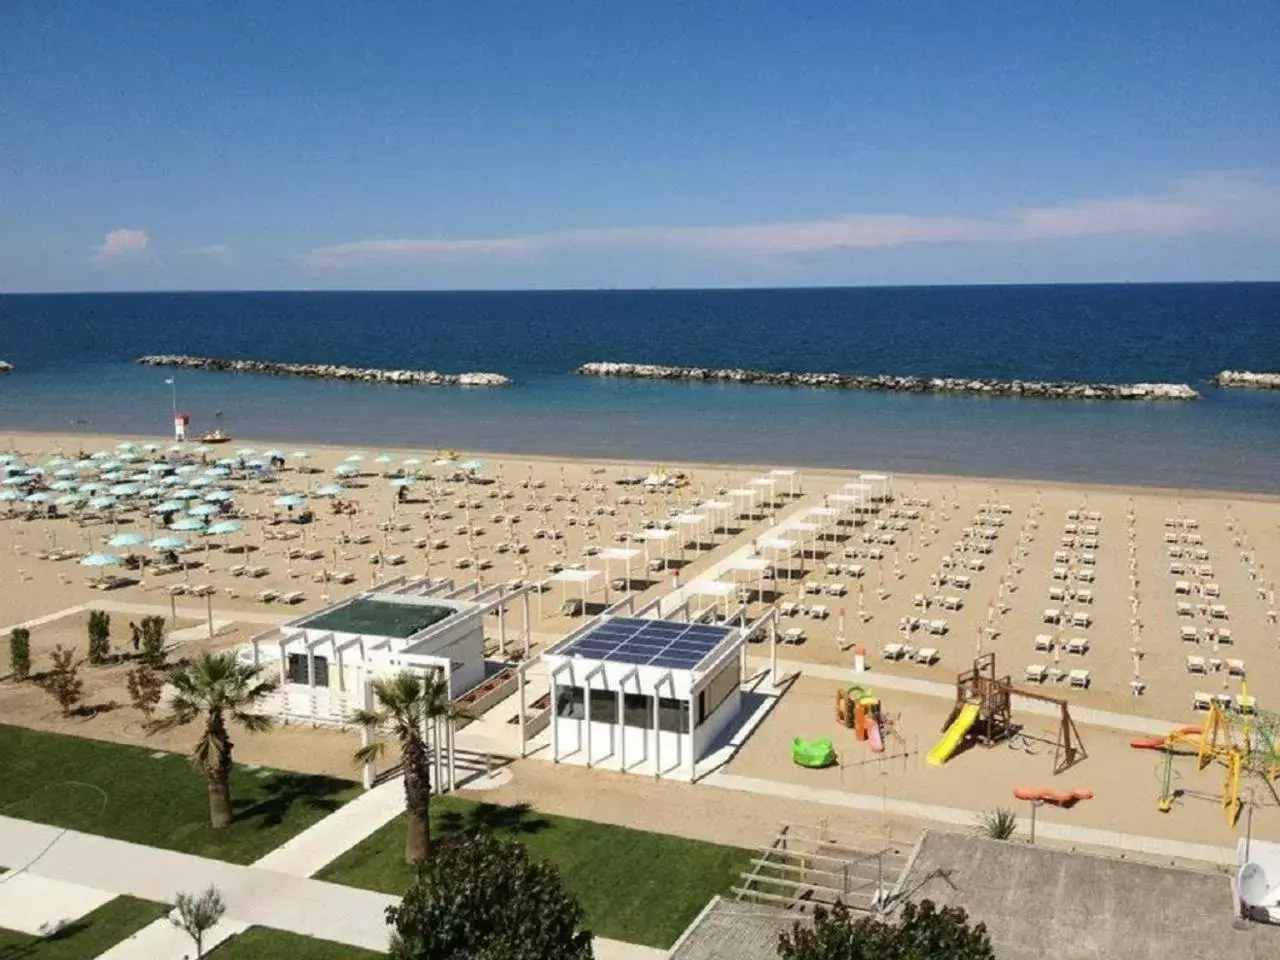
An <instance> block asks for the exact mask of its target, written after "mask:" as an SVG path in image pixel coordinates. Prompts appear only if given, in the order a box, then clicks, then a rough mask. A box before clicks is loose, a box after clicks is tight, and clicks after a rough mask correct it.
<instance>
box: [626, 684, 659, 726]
mask: <svg viewBox="0 0 1280 960" xmlns="http://www.w3.org/2000/svg"><path fill="white" fill-rule="evenodd" d="M622 722H623V723H624V724H625V725H626V726H628V727H643V728H644V729H646V730H648V729H649V728H650V727H652V726H653V697H646V696H645V695H644V694H643V693H628V694H624V695H623V697H622Z"/></svg>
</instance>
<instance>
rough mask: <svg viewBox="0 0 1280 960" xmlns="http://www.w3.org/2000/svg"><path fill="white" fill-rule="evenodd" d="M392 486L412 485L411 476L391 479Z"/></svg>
mask: <svg viewBox="0 0 1280 960" xmlns="http://www.w3.org/2000/svg"><path fill="white" fill-rule="evenodd" d="M391 486H393V487H412V486H413V477H396V478H395V479H394V480H392V481H391Z"/></svg>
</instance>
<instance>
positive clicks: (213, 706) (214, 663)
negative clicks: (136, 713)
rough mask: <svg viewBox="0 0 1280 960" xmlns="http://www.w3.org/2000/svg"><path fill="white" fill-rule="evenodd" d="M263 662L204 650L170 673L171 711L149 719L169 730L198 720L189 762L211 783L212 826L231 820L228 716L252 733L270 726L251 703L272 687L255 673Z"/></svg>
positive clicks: (156, 726) (218, 827)
mask: <svg viewBox="0 0 1280 960" xmlns="http://www.w3.org/2000/svg"><path fill="white" fill-rule="evenodd" d="M261 670H262V668H261V667H255V666H252V665H250V664H245V663H241V662H240V661H239V660H237V659H236V652H235V651H234V650H227V651H225V652H223V653H202V654H201V655H200V656H199V658H198V659H196V660H195V661H193V662H192V663H190V664H188V665H186V666H185V667H182V668H180V669H178V670H175V671H174V672H173V673H172V674H171V675H170V676H169V683H170V684H172V686H173V688H174V693H173V696H172V698H171V700H170V708H171V712H170V713H169V715H168V716H166V717H163V718H161V719H160V720H157V721H155V722H154V723H153V724H151V728H152V729H154V730H168V729H172V728H174V727H182V726H186V725H187V724H189V723H195V722H197V721H201V722H203V723H204V731H203V732H202V733H201V735H200V739H199V740H197V741H196V745H195V747H194V749H192V751H191V762H192V763H193V764H194V765H195V766H196V767H198V768H199V769H200V770H202V771H203V772H204V775H205V778H206V779H207V780H208V782H209V822H210V823H211V824H212V825H213V828H214V829H215V830H221V829H222V828H223V827H228V826H230V825H231V782H230V776H231V748H232V743H231V736H230V733H229V730H228V721H234V722H235V723H238V724H240V726H242V727H244V728H245V729H246V730H248V731H249V732H250V733H261V732H262V731H264V730H267V729H269V728H270V727H271V718H270V717H268V716H264V715H263V714H260V713H253V712H252V710H253V708H254V707H255V706H256V705H257V704H258V703H259V701H261V700H262V698H263V697H265V696H266V695H267V694H269V693H271V692H272V691H273V690H275V688H276V681H275V680H263V679H260V678H259V676H258V675H259V673H260V672H261Z"/></svg>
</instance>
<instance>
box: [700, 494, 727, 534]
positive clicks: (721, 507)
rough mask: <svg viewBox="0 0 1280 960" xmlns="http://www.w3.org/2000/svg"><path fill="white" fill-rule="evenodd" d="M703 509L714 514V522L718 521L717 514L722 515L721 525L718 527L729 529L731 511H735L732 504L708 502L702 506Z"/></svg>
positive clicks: (720, 501)
mask: <svg viewBox="0 0 1280 960" xmlns="http://www.w3.org/2000/svg"><path fill="white" fill-rule="evenodd" d="M701 509H703V510H709V511H710V512H711V514H712V518H711V519H712V520H713V521H714V520H715V519H716V518H715V514H720V520H719V523H718V524H716V525H717V526H719V527H721V528H725V527H728V525H729V511H730V510H732V509H733V504H732V503H730V502H729V501H727V500H708V501H707V502H706V503H704V504H702V507H701Z"/></svg>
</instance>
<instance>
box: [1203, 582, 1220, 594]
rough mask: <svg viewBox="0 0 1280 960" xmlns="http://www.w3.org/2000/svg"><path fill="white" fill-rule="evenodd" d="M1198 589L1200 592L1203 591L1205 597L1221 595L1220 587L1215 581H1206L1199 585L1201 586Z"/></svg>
mask: <svg viewBox="0 0 1280 960" xmlns="http://www.w3.org/2000/svg"><path fill="white" fill-rule="evenodd" d="M1200 591H1201V593H1203V594H1204V595H1205V596H1206V597H1220V596H1222V588H1221V587H1220V586H1218V584H1216V583H1206V584H1205V585H1204V586H1203V587H1201V588H1200Z"/></svg>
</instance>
